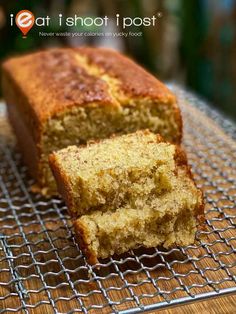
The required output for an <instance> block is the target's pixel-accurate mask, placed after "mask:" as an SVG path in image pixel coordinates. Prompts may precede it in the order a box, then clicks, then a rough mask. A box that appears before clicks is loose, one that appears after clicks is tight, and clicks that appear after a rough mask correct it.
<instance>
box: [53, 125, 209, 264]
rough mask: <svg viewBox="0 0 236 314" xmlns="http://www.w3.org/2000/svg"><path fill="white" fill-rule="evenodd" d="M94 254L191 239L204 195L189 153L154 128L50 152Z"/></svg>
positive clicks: (84, 242) (86, 247)
mask: <svg viewBox="0 0 236 314" xmlns="http://www.w3.org/2000/svg"><path fill="white" fill-rule="evenodd" d="M49 163H50V166H51V168H52V171H53V173H54V175H55V178H56V182H57V184H58V189H59V191H60V193H61V194H62V196H63V197H64V199H65V201H66V204H67V206H68V209H69V211H70V213H71V215H72V216H73V217H74V228H75V232H76V234H77V235H78V238H79V241H80V243H81V248H82V249H83V251H84V253H85V255H86V256H87V258H88V261H89V262H90V263H92V264H94V263H97V261H98V258H106V257H108V256H110V255H113V254H114V253H117V254H120V253H123V252H126V251H128V250H130V249H134V248H137V247H138V246H144V247H155V246H157V245H163V246H164V247H166V248H168V247H171V246H173V245H188V244H191V243H193V242H194V238H195V233H196V230H197V225H198V224H199V222H200V221H201V218H202V217H203V196H202V192H201V190H200V189H198V188H197V187H196V185H195V183H194V180H193V178H192V175H191V171H190V168H189V166H188V164H187V159H186V154H185V153H184V151H183V150H182V149H181V148H180V147H179V146H175V145H174V144H170V143H168V142H165V141H164V140H163V139H162V138H161V137H160V136H159V135H156V134H154V133H151V132H150V131H148V130H144V131H137V132H136V133H132V134H128V135H122V136H116V137H113V138H110V139H105V140H101V141H98V142H92V143H88V144H87V146H84V147H76V146H70V147H68V148H64V149H62V150H59V151H57V152H55V153H52V154H51V155H50V156H49Z"/></svg>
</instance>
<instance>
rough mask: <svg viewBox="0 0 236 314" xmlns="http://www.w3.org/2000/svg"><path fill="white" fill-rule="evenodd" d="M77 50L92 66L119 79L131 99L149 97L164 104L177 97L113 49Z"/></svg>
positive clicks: (86, 48) (83, 48)
mask: <svg viewBox="0 0 236 314" xmlns="http://www.w3.org/2000/svg"><path fill="white" fill-rule="evenodd" d="M76 50H77V51H78V52H79V54H82V55H84V56H85V57H86V58H88V61H89V62H90V63H91V64H92V65H96V66H98V67H99V68H100V69H101V70H102V71H103V72H104V73H106V74H109V75H110V76H112V77H114V78H117V79H118V80H119V81H120V88H121V89H122V90H123V91H124V92H125V93H127V94H128V95H130V96H131V97H133V98H138V97H148V98H152V99H158V100H161V101H162V102H164V103H169V102H174V101H175V96H174V95H173V94H172V93H171V92H170V90H169V89H168V88H167V87H166V86H165V85H164V84H163V83H161V82H160V81H159V80H157V79H156V78H155V77H154V76H152V75H151V74H149V73H148V72H147V71H145V70H144V69H143V68H142V67H141V66H139V65H137V64H136V63H134V62H133V61H132V60H131V59H129V58H127V57H125V56H123V55H121V54H120V53H118V52H116V51H114V50H111V49H105V48H99V49H94V48H91V47H81V48H76Z"/></svg>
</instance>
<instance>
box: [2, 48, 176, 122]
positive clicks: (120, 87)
mask: <svg viewBox="0 0 236 314" xmlns="http://www.w3.org/2000/svg"><path fill="white" fill-rule="evenodd" d="M3 70H4V73H6V75H7V76H8V78H9V79H12V80H14V82H15V85H16V86H17V88H18V89H19V90H21V91H22V92H23V94H24V95H25V96H26V98H27V103H28V107H27V108H26V109H25V110H29V111H30V115H31V116H33V117H34V123H35V126H36V127H37V126H38V127H39V126H40V125H41V124H42V123H43V122H44V121H45V120H47V119H48V118H51V117H54V116H56V115H58V114H60V113H61V112H64V111H66V110H67V109H69V108H71V107H73V106H86V104H91V103H94V105H109V106H111V107H117V106H122V105H125V104H127V103H129V101H130V98H132V99H140V98H146V99H149V100H150V99H151V100H156V101H160V102H161V103H162V104H163V103H164V104H166V105H169V106H174V108H175V109H176V119H177V120H179V121H180V122H181V117H180V114H179V111H178V108H177V105H176V100H175V96H174V95H173V94H172V93H171V92H170V91H169V89H168V88H167V87H166V86H165V85H164V84H162V83H161V82H160V81H158V80H157V79H156V78H155V77H153V76H152V75H151V74H149V73H148V72H146V71H145V70H144V69H142V68H141V67H140V66H138V65H137V64H136V63H135V62H133V61H132V60H130V59H129V58H127V57H125V56H123V55H121V54H119V53H117V52H115V51H113V50H110V49H105V48H89V47H80V48H60V49H51V50H47V51H41V52H36V53H33V54H30V55H26V56H20V57H15V58H11V59H10V60H7V61H6V62H5V63H4V64H3Z"/></svg>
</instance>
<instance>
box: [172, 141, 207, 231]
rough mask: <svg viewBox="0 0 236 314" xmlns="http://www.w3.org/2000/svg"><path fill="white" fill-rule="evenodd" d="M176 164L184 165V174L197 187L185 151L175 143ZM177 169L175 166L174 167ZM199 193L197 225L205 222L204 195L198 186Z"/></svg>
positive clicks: (196, 211) (196, 212)
mask: <svg viewBox="0 0 236 314" xmlns="http://www.w3.org/2000/svg"><path fill="white" fill-rule="evenodd" d="M174 159H175V162H176V166H178V167H184V168H185V170H186V175H187V176H188V177H189V178H190V179H191V180H192V181H193V183H194V185H195V187H196V188H197V185H196V182H195V180H194V177H193V174H192V171H191V168H190V166H189V165H188V159H187V155H186V152H185V151H184V150H183V149H182V148H181V146H178V145H176V147H175V156H174ZM176 171H177V168H176ZM197 190H198V191H199V193H201V195H200V199H201V202H200V204H198V207H197V208H196V210H195V214H196V217H197V220H198V224H199V227H200V226H201V225H202V224H203V223H204V222H205V215H204V209H205V204H204V195H203V191H202V190H201V189H200V188H197Z"/></svg>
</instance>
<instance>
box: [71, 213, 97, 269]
mask: <svg viewBox="0 0 236 314" xmlns="http://www.w3.org/2000/svg"><path fill="white" fill-rule="evenodd" d="M73 227H74V230H75V235H76V237H77V239H78V242H79V246H80V248H81V250H82V252H83V253H84V255H85V256H86V258H87V261H88V263H89V264H91V265H94V264H97V263H98V258H97V254H96V253H95V252H94V251H93V250H91V248H90V245H89V244H90V243H88V242H86V241H87V240H88V239H89V238H90V237H89V233H88V230H87V229H86V226H85V225H84V224H83V223H82V221H80V220H78V219H77V220H75V221H74V222H73Z"/></svg>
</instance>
